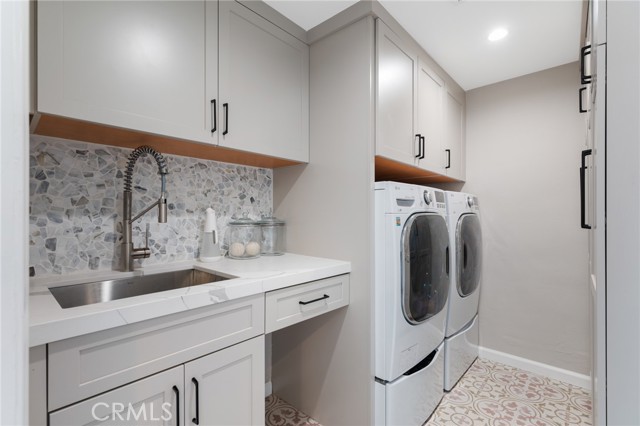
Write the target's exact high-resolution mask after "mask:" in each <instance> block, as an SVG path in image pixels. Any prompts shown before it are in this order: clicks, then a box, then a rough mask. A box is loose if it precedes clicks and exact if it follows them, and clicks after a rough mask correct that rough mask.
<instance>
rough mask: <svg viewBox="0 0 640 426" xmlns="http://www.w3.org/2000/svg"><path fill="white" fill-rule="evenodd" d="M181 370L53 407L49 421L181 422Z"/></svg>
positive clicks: (57, 425)
mask: <svg viewBox="0 0 640 426" xmlns="http://www.w3.org/2000/svg"><path fill="white" fill-rule="evenodd" d="M123 356H126V355H124V354H123ZM183 370H184V367H183V366H179V367H175V368H172V369H170V370H167V371H164V372H162V373H158V374H155V375H153V376H150V377H147V378H146V379H142V380H138V381H137V382H133V383H131V384H129V385H126V386H123V387H121V388H118V389H115V390H113V391H111V392H107V393H104V394H102V395H99V396H96V397H94V398H90V399H87V400H85V401H83V402H80V403H78V404H74V405H71V406H69V407H67V408H63V409H60V410H58V411H55V412H53V413H51V414H50V415H49V425H50V426H68V425H74V426H80V425H97V424H107V425H131V426H134V425H135V426H139V425H163V426H169V425H178V424H181V425H183V424H185V423H184V408H183V401H182V400H183V399H184V397H183V395H184V393H183V388H184V382H183V381H184V373H183Z"/></svg>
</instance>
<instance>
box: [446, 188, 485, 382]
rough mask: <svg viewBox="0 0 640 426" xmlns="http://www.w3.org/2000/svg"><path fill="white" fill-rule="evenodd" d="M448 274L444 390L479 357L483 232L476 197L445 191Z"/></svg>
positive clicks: (456, 380)
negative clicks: (449, 254) (448, 255)
mask: <svg viewBox="0 0 640 426" xmlns="http://www.w3.org/2000/svg"><path fill="white" fill-rule="evenodd" d="M446 198H447V213H448V220H449V233H450V235H449V247H450V253H451V256H450V261H451V262H450V264H451V267H450V270H451V273H450V277H451V284H450V287H449V302H448V305H449V306H448V310H447V326H446V332H445V339H444V389H445V390H446V391H450V390H451V389H452V388H453V386H454V385H455V384H456V383H457V382H458V380H460V378H461V377H462V375H463V374H464V373H465V372H466V371H467V369H468V368H469V367H470V366H471V364H473V361H475V359H476V358H477V357H478V341H479V328H478V301H479V298H480V281H481V274H482V231H481V229H480V217H479V214H480V207H479V205H478V198H477V197H475V196H473V195H471V194H465V193H462V192H450V191H447V192H446Z"/></svg>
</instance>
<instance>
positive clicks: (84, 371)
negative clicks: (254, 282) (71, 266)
mask: <svg viewBox="0 0 640 426" xmlns="http://www.w3.org/2000/svg"><path fill="white" fill-rule="evenodd" d="M262 333H264V296H263V295H262V294H260V295H256V296H252V297H247V298H243V299H240V300H235V301H230V302H225V303H222V304H219V305H214V306H208V307H204V308H200V309H194V310H191V311H188V312H181V313H177V314H173V315H168V316H166V317H162V318H155V319H152V320H148V321H144V322H141V323H137V324H131V325H126V326H123V327H118V328H114V329H110V330H105V331H101V332H99V333H93V334H88V335H85V336H78V337H74V338H71V339H67V340H61V341H59V342H54V343H51V344H49V357H48V361H49V364H48V377H49V389H55V392H49V410H56V409H58V408H60V407H64V406H65V405H68V404H71V403H73V402H76V401H79V400H81V399H84V398H87V397H90V396H92V395H96V394H98V393H101V392H104V391H107V390H109V389H113V388H115V387H117V386H121V385H123V384H126V383H129V382H133V381H134V380H138V379H140V378H142V377H146V376H149V375H151V374H153V373H155V372H157V371H161V370H163V369H166V368H170V367H173V366H175V365H178V364H180V363H183V362H186V361H189V360H192V359H194V358H197V357H200V356H203V355H206V354H208V353H211V352H214V351H217V350H219V349H222V348H225V347H227V346H230V345H233V344H235V343H238V342H241V341H243V340H247V339H250V338H252V337H254V336H258V335H260V334H262Z"/></svg>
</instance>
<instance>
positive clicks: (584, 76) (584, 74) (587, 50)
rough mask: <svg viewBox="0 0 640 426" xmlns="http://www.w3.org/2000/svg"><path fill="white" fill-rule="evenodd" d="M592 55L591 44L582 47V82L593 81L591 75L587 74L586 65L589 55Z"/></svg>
mask: <svg viewBox="0 0 640 426" xmlns="http://www.w3.org/2000/svg"><path fill="white" fill-rule="evenodd" d="M589 55H591V45H590V44H589V45H586V46H585V47H583V48H582V49H580V84H589V83H591V75H589V74H587V72H586V71H585V69H584V67H585V65H586V62H587V61H586V59H587V56H589Z"/></svg>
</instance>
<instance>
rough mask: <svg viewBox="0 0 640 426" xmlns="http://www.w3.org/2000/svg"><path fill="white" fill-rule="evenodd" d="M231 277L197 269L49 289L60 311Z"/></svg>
mask: <svg viewBox="0 0 640 426" xmlns="http://www.w3.org/2000/svg"><path fill="white" fill-rule="evenodd" d="M229 278H232V277H225V276H222V275H217V274H211V273H209V272H204V271H200V270H198V269H186V270H182V271H175V272H165V273H162V274H150V275H141V276H136V277H129V278H122V279H118V280H107V281H95V282H89V283H84V284H74V285H67V286H62V287H52V288H50V289H49V291H51V294H52V295H53V297H54V298H55V299H56V300H57V301H58V303H59V304H60V306H61V307H62V308H63V309H66V308H75V307H76V306H84V305H91V304H93V303H102V302H109V301H111V300H118V299H126V298H127V297H133V296H141V295H143V294H150V293H157V292H160V291H166V290H173V289H176V288H184V287H191V286H195V285H201V284H209V283H212V282H217V281H224V280H228V279H229Z"/></svg>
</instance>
